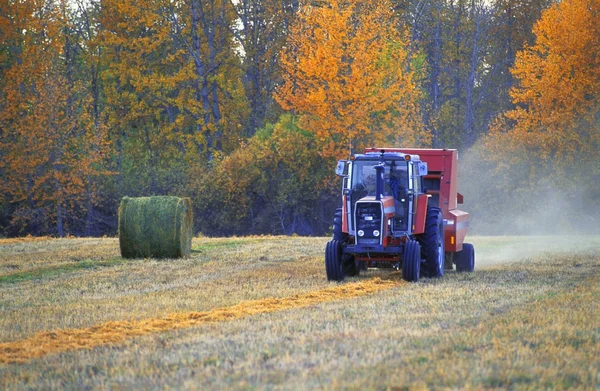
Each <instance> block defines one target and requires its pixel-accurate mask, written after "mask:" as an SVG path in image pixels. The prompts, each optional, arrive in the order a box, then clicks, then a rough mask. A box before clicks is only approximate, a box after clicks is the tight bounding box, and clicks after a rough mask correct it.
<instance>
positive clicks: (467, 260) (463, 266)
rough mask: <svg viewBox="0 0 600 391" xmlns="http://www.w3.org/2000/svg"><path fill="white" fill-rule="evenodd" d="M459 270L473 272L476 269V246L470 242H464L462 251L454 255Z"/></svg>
mask: <svg viewBox="0 0 600 391" xmlns="http://www.w3.org/2000/svg"><path fill="white" fill-rule="evenodd" d="M454 263H455V264H456V271H457V272H472V271H473V270H475V248H474V247H473V245H472V244H470V243H463V249H462V251H459V252H457V253H456V254H455V255H454Z"/></svg>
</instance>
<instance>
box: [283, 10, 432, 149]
mask: <svg viewBox="0 0 600 391" xmlns="http://www.w3.org/2000/svg"><path fill="white" fill-rule="evenodd" d="M396 27H397V25H396V23H395V16H394V14H393V12H392V7H391V5H390V3H389V2H387V1H382V2H376V3H365V2H359V1H356V0H333V1H328V2H326V3H312V4H311V5H306V6H305V7H304V8H302V10H301V11H300V13H299V15H298V20H297V21H296V23H295V24H294V26H293V27H292V29H291V32H290V36H289V38H288V42H287V44H286V47H285V48H284V50H283V52H282V53H281V58H280V61H281V64H282V67H283V69H284V74H283V85H282V86H281V87H280V88H279V89H278V90H277V91H276V94H275V98H276V100H277V101H278V102H279V103H280V104H281V106H282V107H283V108H284V109H286V110H292V111H293V112H295V113H298V114H300V115H301V124H300V125H301V127H303V128H304V129H307V130H309V131H311V132H313V133H314V134H315V138H316V140H317V142H318V144H319V148H320V149H321V150H322V154H323V156H325V157H330V156H340V155H342V154H344V153H345V151H347V150H348V148H350V150H354V149H359V148H361V147H364V146H366V145H373V144H387V143H390V144H394V145H404V146H425V145H429V143H430V135H429V134H428V133H427V132H426V131H425V129H424V128H423V126H422V122H421V116H420V110H419V99H420V98H421V96H422V95H421V92H420V90H419V89H418V88H417V86H416V82H415V71H414V70H412V69H411V61H412V60H413V58H410V57H409V56H408V55H407V50H406V44H405V42H406V40H407V38H406V36H405V35H404V34H401V33H399V32H398V30H397V28H396Z"/></svg>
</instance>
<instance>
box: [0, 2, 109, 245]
mask: <svg viewBox="0 0 600 391" xmlns="http://www.w3.org/2000/svg"><path fill="white" fill-rule="evenodd" d="M9 7H11V8H10V9H9V10H5V11H8V15H11V16H10V17H8V18H5V19H3V22H2V30H3V31H6V30H8V32H9V34H8V35H7V36H6V39H5V40H4V41H3V42H2V44H3V45H4V47H5V48H7V52H10V57H9V58H8V59H7V60H8V61H9V62H8V63H7V64H6V70H5V72H4V73H3V74H2V75H1V77H2V79H1V80H2V84H1V87H0V88H1V93H0V129H2V134H0V135H1V136H2V138H1V139H0V140H1V141H2V144H0V154H2V156H3V158H2V161H1V162H0V171H2V172H3V173H4V175H3V178H2V181H1V182H0V190H1V191H2V192H4V193H6V194H9V197H10V198H9V201H10V202H12V203H17V205H19V209H18V211H17V213H15V214H14V218H13V222H14V223H15V224H17V225H21V226H25V225H27V224H28V223H29V222H31V221H32V220H36V219H38V218H39V217H40V216H39V215H40V214H43V215H45V216H46V217H48V216H53V217H54V218H53V219H51V220H53V221H54V222H55V223H56V224H57V225H58V227H57V228H58V233H59V234H60V235H63V234H64V232H63V227H62V219H63V216H64V215H66V214H67V211H72V210H73V209H75V207H76V205H77V204H78V203H80V202H82V201H83V200H84V198H85V197H88V198H89V197H90V194H91V193H93V190H92V189H91V188H90V180H91V178H92V177H95V176H98V175H101V174H102V172H101V169H100V168H99V162H100V161H101V160H102V159H103V157H104V156H105V155H106V153H107V141H106V138H105V133H104V129H103V128H102V127H101V126H97V125H96V124H94V119H93V118H92V114H91V112H90V111H91V110H89V108H90V106H91V104H90V100H91V98H90V96H89V93H88V90H87V86H86V85H85V83H83V82H81V81H79V80H77V79H76V78H75V76H74V72H75V70H74V69H73V67H74V65H73V63H74V61H73V58H72V57H70V56H72V53H69V52H68V50H69V48H70V47H71V46H70V45H73V42H72V40H73V37H72V36H68V31H69V30H70V29H71V24H70V21H69V16H68V12H67V11H66V7H67V6H66V4H65V3H64V2H61V3H60V4H56V3H55V2H51V1H34V2H19V3H18V4H14V5H12V6H9ZM13 7H14V8H13ZM70 40H71V41H70Z"/></svg>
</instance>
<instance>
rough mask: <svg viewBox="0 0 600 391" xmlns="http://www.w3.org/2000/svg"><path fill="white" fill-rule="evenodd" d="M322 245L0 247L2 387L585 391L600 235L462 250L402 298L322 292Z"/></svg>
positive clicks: (68, 243)
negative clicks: (164, 256)
mask: <svg viewBox="0 0 600 391" xmlns="http://www.w3.org/2000/svg"><path fill="white" fill-rule="evenodd" d="M327 240H328V239H326V238H301V237H249V238H227V239H206V238H196V239H194V240H193V243H192V256H191V257H190V258H187V259H177V260H153V259H146V260H144V259H131V260H129V259H127V260H126V259H122V258H121V257H120V256H119V250H118V249H119V244H118V239H114V238H102V239H48V240H0V314H1V316H0V389H65V388H67V389H86V388H93V389H130V388H149V389H168V388H177V389H181V388H183V389H223V388H228V389H248V388H261V389H262V388H269V389H337V388H354V389H386V388H390V389H426V388H430V389H440V388H459V389H463V388H466V389H482V388H486V389H495V388H497V389H506V388H508V389H544V388H550V389H598V388H599V387H600V303H599V300H600V237H568V238H558V237H471V238H470V242H472V243H473V244H474V245H475V249H476V256H477V264H476V272H475V273H473V274H458V273H455V272H450V273H447V274H446V276H444V278H442V279H441V280H431V279H423V280H421V281H420V282H419V283H417V284H408V283H405V282H403V281H401V280H400V279H399V278H398V275H397V274H394V273H392V274H390V273H387V272H386V273H381V272H377V271H370V272H369V273H367V274H366V275H364V276H361V277H359V278H352V279H348V280H347V281H346V282H344V283H343V284H336V283H328V282H327V281H326V280H325V272H324V265H323V257H322V251H323V248H324V246H325V243H326V241H327Z"/></svg>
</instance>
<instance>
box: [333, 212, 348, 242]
mask: <svg viewBox="0 0 600 391" xmlns="http://www.w3.org/2000/svg"><path fill="white" fill-rule="evenodd" d="M333 239H334V240H337V241H339V242H344V241H346V240H348V234H345V233H343V232H342V208H337V209H336V210H335V216H334V217H333Z"/></svg>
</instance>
